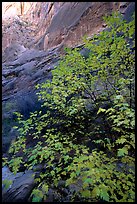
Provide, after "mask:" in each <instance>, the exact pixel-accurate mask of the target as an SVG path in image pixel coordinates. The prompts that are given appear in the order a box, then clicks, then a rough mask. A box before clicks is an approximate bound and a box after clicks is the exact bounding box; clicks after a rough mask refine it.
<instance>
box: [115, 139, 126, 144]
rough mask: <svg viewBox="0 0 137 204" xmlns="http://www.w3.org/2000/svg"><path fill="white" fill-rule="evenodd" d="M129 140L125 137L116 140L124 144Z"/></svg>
mask: <svg viewBox="0 0 137 204" xmlns="http://www.w3.org/2000/svg"><path fill="white" fill-rule="evenodd" d="M126 141H127V140H126V139H125V138H120V139H117V140H116V143H118V144H123V143H124V142H126Z"/></svg>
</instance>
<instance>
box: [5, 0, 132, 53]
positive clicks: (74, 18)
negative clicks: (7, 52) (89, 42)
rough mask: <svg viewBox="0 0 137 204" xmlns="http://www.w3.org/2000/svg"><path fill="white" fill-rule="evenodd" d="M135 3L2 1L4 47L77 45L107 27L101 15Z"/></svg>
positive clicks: (125, 10)
mask: <svg viewBox="0 0 137 204" xmlns="http://www.w3.org/2000/svg"><path fill="white" fill-rule="evenodd" d="M134 4H135V3H134V2H3V3H2V23H3V25H2V26H3V29H2V31H3V37H2V43H3V44H2V47H3V50H4V49H5V48H6V47H7V46H9V45H10V44H12V43H14V42H19V43H20V44H22V45H24V46H25V47H29V48H31V47H33V48H35V49H40V50H47V49H51V48H54V47H58V48H59V49H62V48H63V47H65V46H68V47H72V46H76V45H78V44H80V43H82V37H83V36H84V35H87V36H88V37H90V36H92V35H93V34H94V33H99V32H100V31H101V30H102V29H104V28H105V24H104V22H103V19H102V17H103V16H104V15H106V14H110V13H112V12H113V11H116V10H119V11H120V12H121V13H123V14H124V13H126V12H127V10H128V9H129V10H131V9H132V7H133V8H134V6H135V5H134ZM129 7H131V8H129ZM128 12H129V11H128ZM126 15H127V14H126Z"/></svg>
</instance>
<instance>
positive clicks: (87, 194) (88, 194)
mask: <svg viewBox="0 0 137 204" xmlns="http://www.w3.org/2000/svg"><path fill="white" fill-rule="evenodd" d="M81 195H82V196H83V197H85V198H90V196H91V192H90V191H89V190H83V191H82V192H81Z"/></svg>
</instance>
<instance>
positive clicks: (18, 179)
mask: <svg viewBox="0 0 137 204" xmlns="http://www.w3.org/2000/svg"><path fill="white" fill-rule="evenodd" d="M34 177H35V174H34V172H33V171H32V170H29V171H26V172H25V173H24V172H20V173H17V174H16V175H14V174H13V173H12V172H10V170H9V169H8V167H3V168H2V180H3V181H4V180H5V179H8V180H10V181H12V184H11V185H10V186H9V187H8V188H7V189H6V188H5V186H4V185H3V189H2V202H25V201H26V202H27V200H28V198H29V196H30V194H31V192H32V190H33V188H34V187H35V183H34Z"/></svg>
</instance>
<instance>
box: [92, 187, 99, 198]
mask: <svg viewBox="0 0 137 204" xmlns="http://www.w3.org/2000/svg"><path fill="white" fill-rule="evenodd" d="M91 195H92V197H93V198H96V197H98V196H99V195H100V189H99V188H98V187H94V188H93V190H92V192H91Z"/></svg>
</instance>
